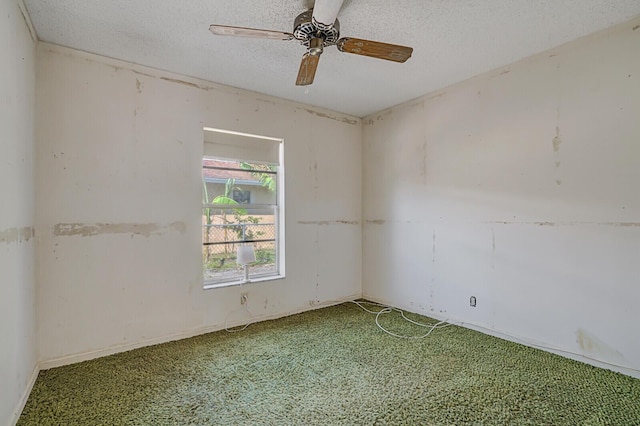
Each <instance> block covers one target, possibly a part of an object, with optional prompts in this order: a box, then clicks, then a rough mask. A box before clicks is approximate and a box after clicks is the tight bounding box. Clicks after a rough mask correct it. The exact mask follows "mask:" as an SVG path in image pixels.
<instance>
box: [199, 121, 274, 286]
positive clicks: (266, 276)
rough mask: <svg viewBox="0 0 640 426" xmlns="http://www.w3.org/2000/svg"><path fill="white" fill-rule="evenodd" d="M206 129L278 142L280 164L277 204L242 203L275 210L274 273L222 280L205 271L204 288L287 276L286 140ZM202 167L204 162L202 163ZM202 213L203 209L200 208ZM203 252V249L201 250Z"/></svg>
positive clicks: (244, 205)
mask: <svg viewBox="0 0 640 426" xmlns="http://www.w3.org/2000/svg"><path fill="white" fill-rule="evenodd" d="M204 130H205V131H209V132H219V133H222V134H231V135H234V136H246V137H249V138H255V139H265V140H268V141H272V142H274V141H275V142H277V143H278V165H277V167H276V173H275V177H276V188H277V189H276V204H275V205H274V206H272V205H264V204H249V205H246V204H242V206H243V207H254V208H273V210H274V223H275V228H276V229H275V250H276V271H275V272H273V273H265V274H261V275H256V274H253V275H251V274H250V277H249V280H245V279H244V277H243V276H242V277H238V279H233V280H229V281H220V280H205V279H204V273H203V278H202V282H203V287H204V289H214V288H221V287H228V286H235V285H241V284H247V283H257V282H264V281H272V280H279V279H283V278H284V277H285V226H284V224H285V215H284V205H285V196H284V194H285V188H284V181H285V179H284V141H283V140H282V139H280V138H272V137H267V136H260V135H253V134H249V133H242V132H235V131H229V130H221V129H215V128H210V127H205V128H204ZM202 158H203V159H205V158H213V159H220V160H231V161H239V162H246V163H259V161H255V160H253V159H248V158H229V157H224V156H215V155H204V153H203V156H202ZM201 167H202V163H201ZM207 207H212V205H208V204H204V203H203V204H202V207H201V208H202V209H204V208H207ZM215 208H216V209H220V208H221V206H220V205H215ZM223 208H224V207H223ZM228 208H229V209H230V210H231V209H233V208H238V206H229V207H228ZM200 211H201V213H202V210H200ZM202 244H204V241H201V245H202ZM200 252H201V253H202V250H200ZM202 270H203V272H204V265H202Z"/></svg>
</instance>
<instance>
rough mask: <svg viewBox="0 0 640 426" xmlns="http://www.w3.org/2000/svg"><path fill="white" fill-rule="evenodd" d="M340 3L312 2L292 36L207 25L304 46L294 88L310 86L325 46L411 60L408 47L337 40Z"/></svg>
mask: <svg viewBox="0 0 640 426" xmlns="http://www.w3.org/2000/svg"><path fill="white" fill-rule="evenodd" d="M343 1H344V0H316V2H315V6H314V7H313V9H310V10H307V11H306V12H302V13H301V14H300V15H298V16H297V17H296V19H295V21H294V24H293V33H287V32H282V31H272V30H261V29H255V28H244V27H232V26H228V25H216V24H213V25H211V26H209V30H210V31H211V32H212V33H213V34H216V35H227V36H239V37H255V38H266V39H272V40H293V39H296V40H298V41H299V42H300V44H302V45H304V46H306V47H307V52H306V53H305V54H304V55H303V56H302V62H301V64H300V70H299V71H298V78H297V79H296V85H298V86H307V85H309V84H311V83H313V79H314V77H315V75H316V69H317V68H318V61H319V59H320V55H321V54H322V52H323V50H324V48H325V47H329V46H333V45H336V46H337V47H338V50H339V51H341V52H346V53H354V54H356V55H363V56H369V57H372V58H377V59H385V60H387V61H394V62H405V61H406V60H407V59H409V58H410V57H411V53H412V52H413V48H411V47H406V46H399V45H396V44H389V43H381V42H379V41H371V40H363V39H359V38H352V37H343V38H339V37H340V22H338V20H337V19H336V18H337V16H338V12H339V11H340V8H341V7H342V3H343Z"/></svg>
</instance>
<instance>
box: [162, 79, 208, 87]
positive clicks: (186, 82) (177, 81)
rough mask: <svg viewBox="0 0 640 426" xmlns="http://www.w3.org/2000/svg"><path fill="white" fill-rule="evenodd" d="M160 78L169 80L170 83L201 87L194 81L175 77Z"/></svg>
mask: <svg viewBox="0 0 640 426" xmlns="http://www.w3.org/2000/svg"><path fill="white" fill-rule="evenodd" d="M160 80H165V81H170V82H171V83H178V84H184V85H185V86H189V87H195V88H196V89H202V87H200V86H198V85H197V84H195V83H190V82H188V81H184V80H178V79H177V78H169V77H160Z"/></svg>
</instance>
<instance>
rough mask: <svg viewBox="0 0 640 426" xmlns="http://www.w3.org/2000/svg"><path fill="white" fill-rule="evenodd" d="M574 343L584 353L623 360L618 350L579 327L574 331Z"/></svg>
mask: <svg viewBox="0 0 640 426" xmlns="http://www.w3.org/2000/svg"><path fill="white" fill-rule="evenodd" d="M576 343H578V346H579V347H580V350H581V351H582V352H583V353H584V354H587V355H597V356H599V357H606V358H608V359H616V360H617V361H618V362H623V361H625V357H624V356H623V355H622V354H621V353H620V351H617V350H615V349H613V348H611V347H609V345H607V344H606V343H605V342H603V341H602V340H600V339H598V338H597V337H596V336H594V335H593V334H590V333H588V332H587V331H585V330H583V329H581V328H579V329H578V330H577V331H576Z"/></svg>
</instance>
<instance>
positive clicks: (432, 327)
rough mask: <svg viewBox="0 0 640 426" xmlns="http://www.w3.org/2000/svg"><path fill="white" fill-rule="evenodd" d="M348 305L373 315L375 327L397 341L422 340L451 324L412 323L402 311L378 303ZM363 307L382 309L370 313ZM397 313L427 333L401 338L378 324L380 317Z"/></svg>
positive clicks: (443, 322) (444, 322) (363, 302)
mask: <svg viewBox="0 0 640 426" xmlns="http://www.w3.org/2000/svg"><path fill="white" fill-rule="evenodd" d="M350 303H353V304H354V305H358V306H359V307H360V308H362V309H363V310H364V311H365V312H368V313H370V314H374V315H375V316H376V325H377V326H378V328H379V329H380V330H382V331H384V332H385V333H387V334H388V335H390V336H393V337H397V338H399V339H424V338H425V337H427V336H428V335H430V334H431V333H432V332H433V330H436V329H439V328H445V327H448V326H450V325H451V324H449V323H447V320H443V321H440V322H438V323H436V324H423V323H421V322H418V321H414V320H412V319H411V318H408V317H407V316H406V315H405V314H404V311H402V310H401V309H398V308H393V307H391V306H386V305H382V304H380V303H375V302H366V301H361V302H358V301H355V300H352V301H351V302H350ZM364 305H372V306H376V307H378V308H382V309H380V310H378V311H372V310H370V309H367V308H366V307H365V306H364ZM394 311H395V312H399V313H400V315H401V316H402V318H403V319H404V320H406V321H408V322H410V323H411V324H414V325H417V326H419V327H424V328H428V329H429V331H427V332H426V333H425V334H422V335H419V336H403V335H401V334H396V333H394V332H392V331H389V330H387V329H386V328H384V327H383V326H382V325H381V324H380V315H383V314H390V313H392V312H394Z"/></svg>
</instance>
